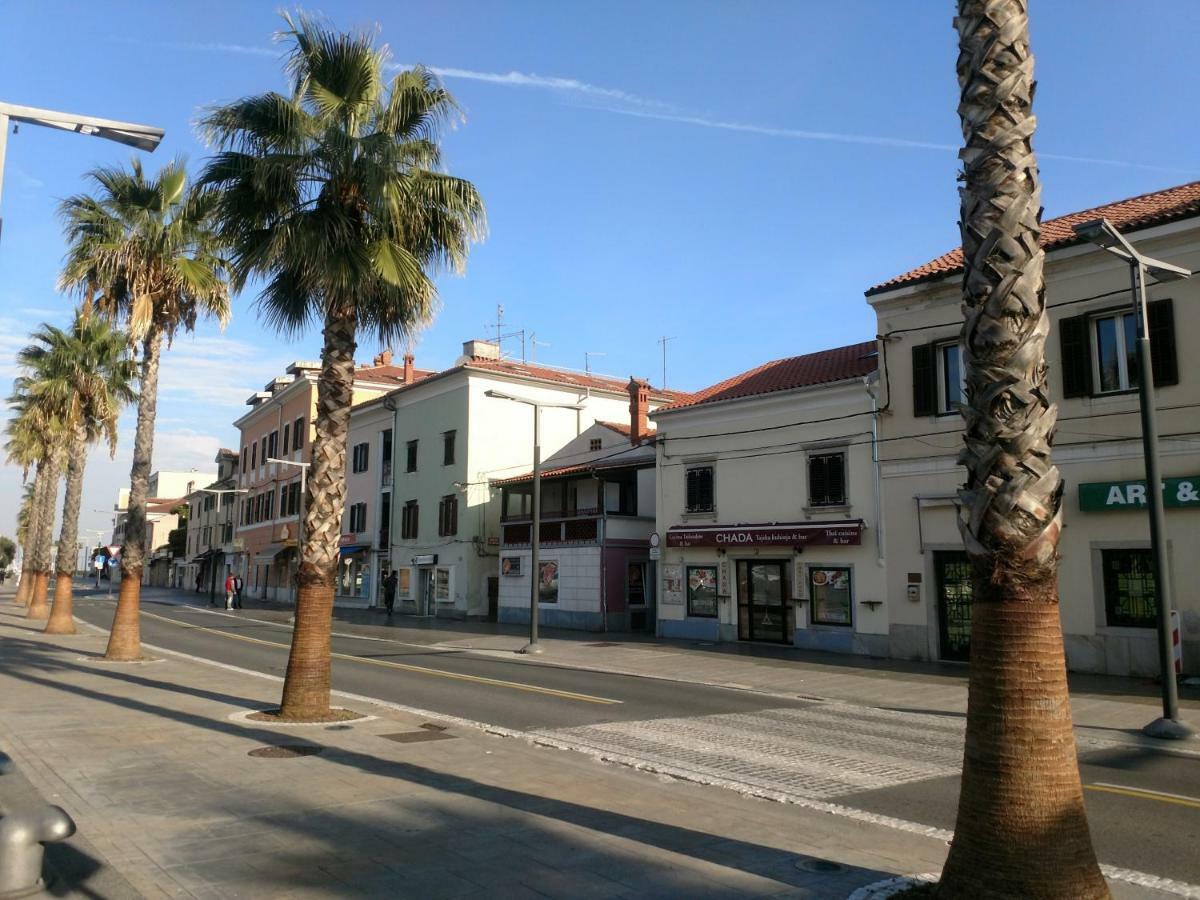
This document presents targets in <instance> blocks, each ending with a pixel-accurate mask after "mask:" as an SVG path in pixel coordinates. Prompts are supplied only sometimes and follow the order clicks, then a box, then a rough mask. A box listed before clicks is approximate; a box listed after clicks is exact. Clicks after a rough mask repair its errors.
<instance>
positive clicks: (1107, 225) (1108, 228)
mask: <svg viewBox="0 0 1200 900" xmlns="http://www.w3.org/2000/svg"><path fill="white" fill-rule="evenodd" d="M1075 233H1076V234H1077V235H1078V236H1079V237H1081V238H1083V239H1084V240H1087V241H1090V242H1091V243H1093V244H1095V245H1096V246H1098V247H1100V248H1102V249H1104V250H1106V251H1108V252H1109V253H1111V254H1113V255H1114V256H1117V257H1119V258H1120V259H1123V260H1125V261H1126V262H1128V263H1129V292H1130V297H1131V300H1132V305H1133V314H1134V318H1135V319H1136V321H1137V362H1138V394H1139V398H1140V401H1141V407H1142V409H1141V413H1142V451H1143V454H1144V456H1145V459H1146V499H1147V503H1148V506H1149V509H1150V546H1151V552H1152V555H1153V557H1154V570H1155V582H1154V583H1155V587H1156V588H1157V593H1158V598H1157V599H1158V660H1159V667H1160V670H1161V672H1162V708H1163V714H1162V716H1161V717H1160V718H1158V719H1155V720H1154V721H1153V722H1151V723H1150V724H1149V725H1147V726H1146V727H1145V728H1143V729H1142V733H1143V734H1145V735H1147V736H1148V737H1155V738H1164V739H1169V740H1179V739H1182V738H1186V737H1190V736H1191V735H1192V733H1193V732H1192V729H1191V728H1190V727H1188V726H1187V725H1186V724H1185V723H1184V722H1183V721H1182V720H1181V719H1180V718H1179V688H1178V686H1177V685H1176V683H1175V656H1174V646H1173V642H1172V636H1171V605H1172V604H1171V578H1170V570H1169V569H1168V568H1167V520H1166V515H1165V514H1164V513H1163V498H1162V478H1161V476H1160V475H1159V470H1158V424H1157V421H1156V416H1155V410H1154V372H1153V367H1152V365H1151V358H1150V327H1149V324H1150V323H1149V318H1148V315H1147V310H1146V275H1147V274H1149V275H1150V276H1152V277H1153V278H1154V279H1155V280H1156V281H1178V280H1179V279H1182V278H1190V277H1191V275H1192V272H1191V271H1190V270H1189V269H1184V268H1181V267H1180V266H1173V265H1171V264H1170V263H1165V262H1162V261H1161V260H1157V259H1151V258H1150V257H1148V256H1143V255H1142V254H1141V253H1139V252H1138V251H1137V250H1136V249H1134V246H1133V245H1132V244H1131V243H1129V241H1128V240H1126V239H1125V236H1124V235H1122V234H1121V233H1120V232H1119V231H1117V229H1116V226H1114V225H1113V224H1112V223H1111V222H1109V221H1108V219H1103V218H1101V219H1093V220H1092V221H1090V222H1084V223H1082V224H1080V225H1076V226H1075Z"/></svg>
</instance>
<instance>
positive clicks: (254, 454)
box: [250, 441, 258, 469]
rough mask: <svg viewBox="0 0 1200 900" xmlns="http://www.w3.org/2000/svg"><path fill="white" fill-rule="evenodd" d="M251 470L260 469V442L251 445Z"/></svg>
mask: <svg viewBox="0 0 1200 900" xmlns="http://www.w3.org/2000/svg"><path fill="white" fill-rule="evenodd" d="M250 468H251V469H257V468H258V441H255V442H254V443H253V444H251V445H250Z"/></svg>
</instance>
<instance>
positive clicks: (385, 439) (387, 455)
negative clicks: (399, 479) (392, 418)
mask: <svg viewBox="0 0 1200 900" xmlns="http://www.w3.org/2000/svg"><path fill="white" fill-rule="evenodd" d="M379 459H380V463H379V466H380V470H381V472H380V476H381V478H382V479H383V484H391V483H392V429H390V428H385V429H384V430H383V431H381V432H380V446H379Z"/></svg>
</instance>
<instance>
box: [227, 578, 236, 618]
mask: <svg viewBox="0 0 1200 900" xmlns="http://www.w3.org/2000/svg"><path fill="white" fill-rule="evenodd" d="M236 590H237V583H236V582H235V581H234V580H233V573H232V572H230V573H229V574H228V575H226V576H225V608H226V609H233V597H234V591H236Z"/></svg>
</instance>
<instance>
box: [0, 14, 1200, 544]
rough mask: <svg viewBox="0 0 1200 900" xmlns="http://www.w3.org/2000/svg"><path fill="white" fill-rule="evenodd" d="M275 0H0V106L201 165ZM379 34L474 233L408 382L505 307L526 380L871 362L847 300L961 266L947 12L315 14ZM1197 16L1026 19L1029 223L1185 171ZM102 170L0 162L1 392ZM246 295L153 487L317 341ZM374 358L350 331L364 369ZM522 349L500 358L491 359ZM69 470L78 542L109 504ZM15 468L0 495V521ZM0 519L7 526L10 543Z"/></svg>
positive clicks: (183, 396) (184, 404)
mask: <svg viewBox="0 0 1200 900" xmlns="http://www.w3.org/2000/svg"><path fill="white" fill-rule="evenodd" d="M278 8H279V6H278V4H277V3H260V2H249V0H244V2H233V0H207V2H204V3H198V2H178V3H170V4H165V3H158V2H153V3H152V2H133V0H124V2H107V3H82V2H74V3H65V2H54V0H36V2H35V0H8V2H6V3H5V4H4V11H3V28H2V29H0V85H3V88H2V91H3V99H5V100H8V101H10V102H16V103H24V104H30V105H36V106H45V107H50V108H56V109H64V110H70V111H76V112H82V113H90V114H94V115H101V116H107V117H112V118H119V119H127V120H134V121H142V122H147V123H153V124H157V125H160V126H162V127H164V128H165V129H166V131H167V137H166V140H165V141H164V144H163V146H162V147H161V148H160V149H159V151H158V152H157V153H155V154H154V155H153V156H151V157H149V158H147V160H146V162H147V165H149V166H152V167H153V166H158V165H161V164H162V163H163V162H165V161H166V159H167V158H168V157H169V156H173V155H182V156H185V157H187V158H188V160H189V161H190V163H191V164H192V165H193V166H194V167H195V166H198V165H199V164H200V163H201V162H202V160H203V159H204V157H205V155H206V152H207V151H206V149H205V148H204V147H203V146H202V145H201V143H200V142H199V141H198V139H197V136H196V133H195V129H194V127H193V123H194V121H195V119H196V115H197V111H198V110H199V109H201V108H203V107H204V106H206V105H209V104H213V103H218V102H222V101H228V100H232V99H235V98H237V97H239V96H242V95H245V94H249V93H256V92H260V91H263V90H268V89H274V88H278V87H280V86H281V84H282V76H281V72H280V66H279V59H278V55H279V52H280V51H279V48H278V47H277V46H276V45H274V44H273V43H272V41H271V36H272V34H273V33H274V32H275V31H276V30H277V29H278V28H279V26H280V19H279V17H278V14H277V9H278ZM310 8H311V9H315V10H318V11H320V12H323V13H324V14H326V15H327V16H328V17H329V18H330V19H331V20H332V21H333V22H334V23H335V24H337V25H338V26H340V27H347V28H349V27H358V26H363V27H376V25H377V27H378V30H379V34H380V37H381V39H382V40H383V41H386V42H387V43H388V44H389V45H390V47H391V50H392V53H393V56H394V59H395V60H396V62H398V63H402V64H412V63H417V62H420V63H423V64H425V65H428V66H431V67H434V68H435V69H437V70H438V71H440V72H441V73H442V75H443V77H444V79H445V83H446V85H447V86H448V87H449V88H450V89H451V90H452V91H453V92H454V94H455V95H456V96H457V98H458V99H459V101H460V103H461V105H462V106H463V108H464V110H465V113H466V122H465V123H463V124H462V125H461V126H459V127H458V128H456V129H455V130H454V131H453V132H452V133H450V134H449V135H448V136H447V138H446V141H445V149H446V161H447V164H448V166H449V167H450V169H451V170H452V171H453V172H454V173H455V174H457V175H460V176H462V177H465V178H469V179H471V180H472V181H474V182H475V183H476V184H477V185H478V187H479V188H480V190H481V192H482V194H483V197H484V199H485V201H486V203H487V206H488V212H489V219H490V229H491V233H490V236H489V238H488V240H487V241H486V243H484V244H481V245H479V246H477V247H476V248H475V250H474V251H473V253H472V256H471V260H470V265H469V268H468V271H467V274H466V276H465V277H462V278H445V279H443V280H442V282H441V296H442V302H443V307H442V310H441V313H440V314H439V316H438V318H437V320H436V322H435V323H434V324H433V325H432V327H430V328H429V329H428V330H427V331H426V332H425V333H424V334H423V335H422V337H421V340H420V342H419V344H418V346H417V347H416V353H417V360H418V365H421V366H426V367H441V366H445V365H448V364H450V363H452V362H453V360H454V358H455V357H456V356H457V355H458V353H459V352H460V347H461V342H462V341H463V340H465V339H467V338H471V337H478V336H487V335H488V333H489V332H488V330H487V325H488V323H489V322H494V320H495V306H496V304H497V303H501V304H503V305H504V308H505V318H506V321H507V323H508V324H509V326H510V327H511V328H514V329H516V328H524V329H525V330H526V331H527V332H536V334H537V338H538V340H539V341H542V342H545V344H546V345H545V346H539V347H538V348H537V359H538V361H539V362H547V363H552V364H556V365H563V366H570V367H575V368H582V367H583V364H584V353H585V352H586V351H592V352H597V353H603V354H604V355H603V356H598V357H594V358H593V359H592V368H593V369H594V370H599V371H604V372H608V373H612V374H615V375H620V376H626V375H630V374H635V375H639V376H648V377H651V378H652V379H653V380H654V381H655V383H658V382H659V381H661V357H660V349H659V346H658V344H657V343H656V341H657V339H658V337H660V336H662V335H668V336H670V337H672V338H673V340H672V341H671V342H670V344H669V356H668V382H669V384H670V386H672V387H678V388H684V389H697V388H700V387H703V386H705V385H707V384H711V383H713V382H715V381H718V380H720V379H722V378H726V377H728V376H729V375H731V374H734V373H736V372H739V371H742V370H744V369H747V368H751V367H753V366H756V365H758V364H760V363H762V362H764V361H766V360H769V359H774V358H778V357H783V356H791V355H796V354H799V353H805V352H809V351H812V350H817V349H821V348H824V347H829V346H836V345H840V344H844V343H851V342H855V341H859V340H863V339H867V338H869V337H870V336H871V335H872V334H873V333H874V322H873V317H872V316H871V315H870V311H869V309H868V307H867V306H866V304H865V302H864V301H863V297H862V293H863V291H864V290H865V289H866V288H868V287H870V286H871V285H872V284H874V283H876V282H878V281H881V280H884V279H885V278H888V277H890V276H892V275H895V274H897V273H899V272H901V271H904V270H906V269H908V268H911V267H912V266H914V265H917V264H920V263H922V262H924V261H926V260H927V259H929V258H931V257H933V256H936V255H938V254H940V253H942V252H945V251H946V250H948V249H950V248H952V247H954V246H956V245H957V244H958V236H957V225H956V222H957V215H958V198H957V191H956V183H955V175H956V172H957V164H956V156H955V153H956V150H957V147H958V144H959V141H960V138H961V136H960V133H959V130H958V119H957V115H956V112H955V104H956V101H957V86H956V83H955V76H954V63H955V56H956V44H955V34H954V31H953V28H952V24H951V16H952V8H953V3H951V2H949V0H946V2H942V3H937V2H933V0H922V2H906V3H897V2H894V0H880V2H871V0H855V2H849V3H840V4H833V3H828V2H815V0H814V2H800V0H789V2H756V3H750V4H747V3H734V2H723V3H722V2H687V3H684V2H669V0H657V2H655V3H649V4H647V3H641V2H608V3H603V4H599V3H583V2H563V3H553V4H552V3H546V2H508V3H498V2H406V3H403V4H399V3H384V2H381V0H371V2H367V0H357V2H329V3H326V4H323V5H321V6H319V7H315V6H314V7H310ZM1198 26H1200V5H1198V4H1196V3H1194V2H1192V0H1155V2H1154V3H1152V4H1131V3H1127V2H1122V0H1092V2H1089V3H1075V2H1066V0H1060V2H1040V3H1036V4H1034V9H1033V19H1032V29H1033V42H1034V51H1035V53H1036V55H1037V77H1038V80H1039V89H1038V94H1037V101H1036V111H1037V113H1038V116H1039V126H1038V133H1037V138H1036V141H1035V146H1036V149H1037V150H1038V152H1039V157H1040V161H1041V164H1042V172H1043V176H1044V180H1045V189H1044V203H1045V206H1046V209H1047V214H1048V215H1055V214H1060V213H1063V212H1067V211H1070V210H1074V209H1080V208H1083V207H1087V206H1091V205H1095V204H1098V203H1102V202H1105V201H1108V200H1112V199H1117V198H1120V197H1124V196H1129V195H1131V194H1136V193H1141V192H1144V191H1148V190H1154V189H1157V188H1162V187H1166V186H1169V185H1172V184H1179V183H1183V182H1186V181H1191V180H1194V179H1197V178H1200V142H1197V140H1196V127H1195V125H1194V124H1193V121H1192V118H1193V117H1192V115H1191V109H1190V105H1189V101H1190V100H1191V99H1193V98H1194V97H1196V96H1197V93H1198V91H1197V87H1198V86H1200V84H1198V83H1200V73H1198V72H1197V70H1196V68H1195V66H1194V63H1193V62H1192V60H1193V57H1194V39H1195V35H1196V34H1197V33H1200V28H1198ZM130 152H131V151H128V150H127V149H126V148H122V147H119V146H117V145H113V144H109V143H107V142H104V141H99V140H95V139H90V138H84V137H81V136H77V135H67V134H58V133H54V132H50V131H46V130H43V129H35V128H30V127H26V128H22V129H21V132H20V134H18V135H16V136H15V137H10V139H9V149H8V162H7V167H6V181H5V193H4V201H3V216H4V234H3V240H2V241H0V382H4V383H5V384H7V382H8V381H9V379H10V378H11V376H12V374H13V367H12V354H13V353H14V352H15V350H16V348H18V347H19V346H20V345H21V344H22V343H23V335H24V334H25V333H26V332H27V331H28V330H29V329H30V328H31V327H33V326H34V325H35V324H36V323H37V322H39V321H42V320H52V321H53V320H58V321H62V320H64V319H65V318H66V316H67V313H68V309H69V301H68V300H67V299H66V298H63V297H61V296H59V295H58V294H56V292H55V287H54V285H55V278H56V275H57V270H58V265H59V263H60V260H61V255H62V244H61V237H60V232H59V225H58V221H57V219H56V217H55V206H56V203H57V201H58V199H60V198H62V197H64V196H67V195H69V194H71V193H73V192H76V191H78V190H81V189H82V188H83V187H84V182H83V180H82V178H81V175H82V173H84V172H85V171H86V170H87V169H88V168H90V167H93V166H95V165H97V164H112V163H118V162H121V161H122V160H124V159H126V158H128V156H129V153H130ZM253 300H254V298H253V296H243V297H240V298H238V300H237V302H236V304H235V315H234V320H233V322H232V324H231V325H230V326H229V328H228V329H227V330H226V331H225V333H224V334H223V335H222V334H221V333H220V332H219V331H218V330H217V329H216V328H215V327H213V326H211V325H203V326H201V327H200V328H199V329H198V331H197V336H196V337H195V338H194V339H193V338H187V337H184V338H181V339H180V340H179V341H178V342H177V343H176V345H175V347H174V348H173V349H172V350H171V352H170V353H169V354H168V356H167V357H166V359H165V361H164V367H163V390H162V396H161V399H160V405H159V415H160V419H159V422H160V426H159V433H158V439H157V443H156V460H155V464H156V467H157V468H185V469H186V468H190V467H192V466H198V467H200V468H201V469H202V470H203V469H204V468H206V467H209V466H211V457H212V455H213V453H214V452H215V450H216V448H217V447H218V446H220V445H226V446H232V445H233V444H234V442H235V437H234V432H233V429H232V427H231V424H230V423H231V422H232V421H233V420H234V419H235V418H237V416H238V415H240V413H241V411H242V410H243V409H244V407H243V406H242V402H243V401H244V399H245V397H246V396H247V395H248V394H249V393H250V392H251V391H252V390H254V389H256V388H257V387H259V386H261V385H262V384H263V383H264V382H266V381H267V380H268V379H269V378H270V377H271V376H272V375H273V374H275V373H276V372H277V371H279V370H280V369H281V367H282V366H283V365H286V363H287V362H288V361H290V360H292V359H297V358H311V357H314V356H316V355H317V353H318V348H319V335H317V334H316V333H313V334H310V335H308V336H307V337H306V338H305V339H303V340H302V341H300V342H298V343H292V344H289V343H286V342H284V341H281V340H279V339H278V338H276V337H275V336H274V335H272V334H270V333H268V332H266V331H264V330H263V329H262V328H261V327H260V325H259V322H258V320H257V317H256V314H255V309H254V302H253ZM378 349H379V348H378V347H377V345H376V344H375V343H374V342H373V340H371V339H370V338H364V339H363V340H362V342H361V345H360V353H359V356H360V359H369V358H370V356H371V355H372V354H373V353H374V352H376V351H377V350H378ZM506 349H507V350H511V351H513V352H519V345H518V343H517V342H515V341H514V342H512V343H511V344H508V345H506ZM131 435H132V416H127V417H126V427H125V438H124V439H123V441H122V446H121V448H120V450H119V451H118V456H117V459H116V460H115V461H109V460H107V459H106V458H104V456H103V454H93V456H92V460H91V464H90V465H91V468H90V476H89V479H88V483H87V488H86V494H85V502H84V512H85V516H84V527H86V528H101V527H104V526H105V525H106V524H107V521H108V519H107V516H106V515H105V514H104V513H103V512H97V510H99V509H101V508H103V507H106V506H108V505H110V504H111V502H112V498H113V497H114V496H115V494H116V491H117V489H118V487H119V486H120V485H121V484H123V483H125V480H126V478H127V473H128V465H129V451H128V444H129V441H128V438H129V437H131ZM18 484H19V473H18V472H15V471H13V470H12V469H11V467H10V468H7V469H5V470H3V471H2V472H0V511H4V512H5V513H7V511H8V510H11V509H12V508H13V506H14V505H15V504H14V497H15V496H16V490H17V485H18ZM10 523H11V519H9V518H8V516H7V514H5V515H0V532H3V531H7V530H8V529H10V528H11V524H10Z"/></svg>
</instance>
